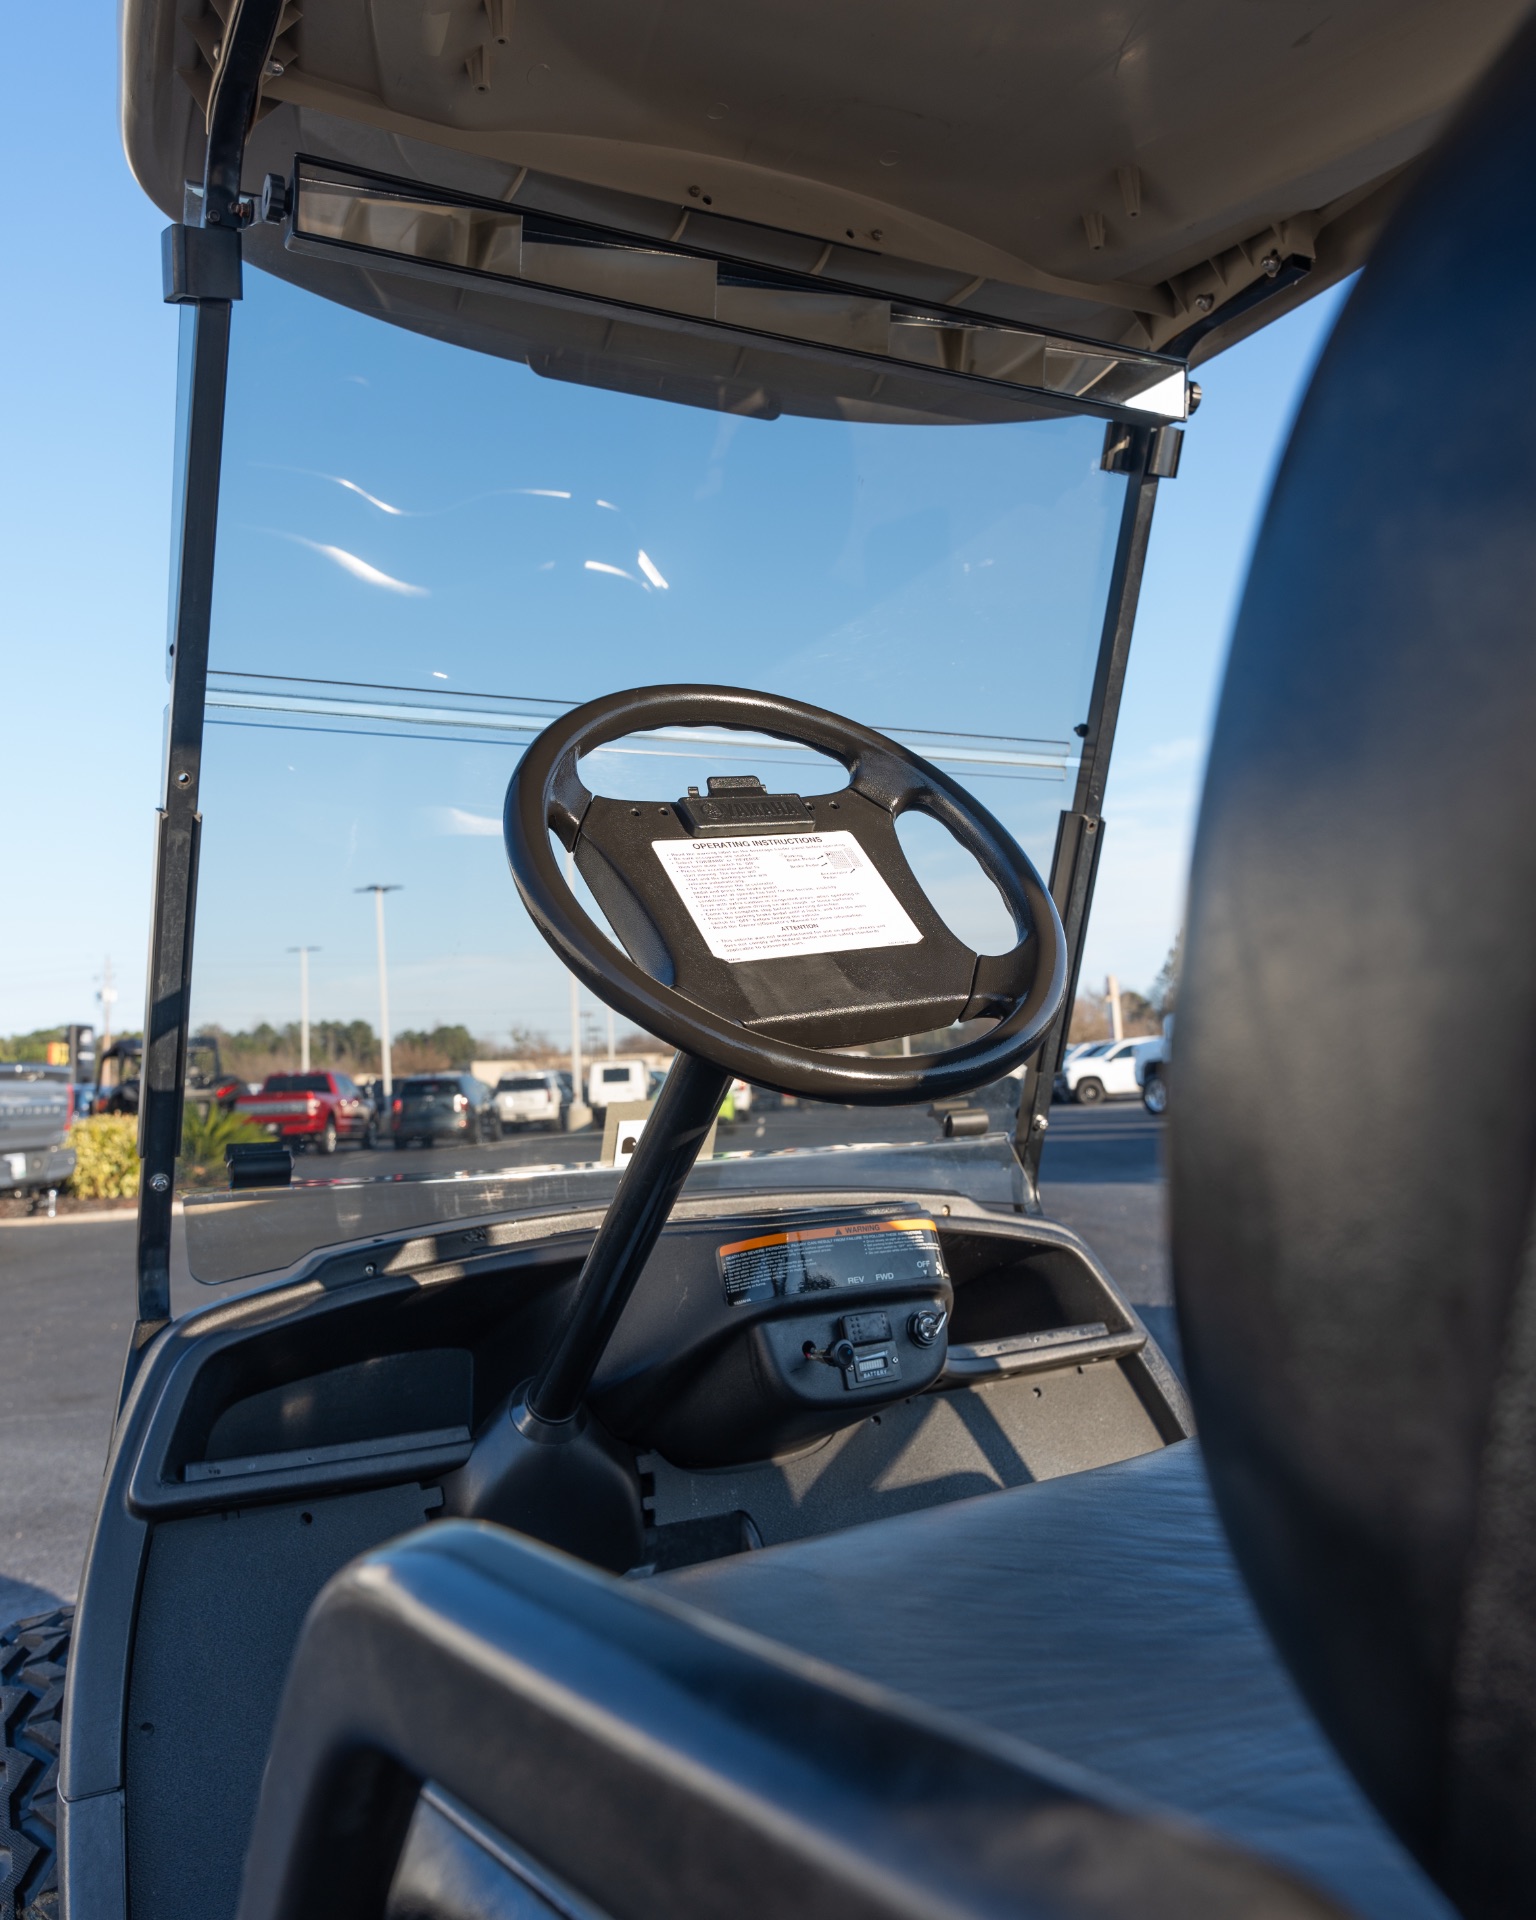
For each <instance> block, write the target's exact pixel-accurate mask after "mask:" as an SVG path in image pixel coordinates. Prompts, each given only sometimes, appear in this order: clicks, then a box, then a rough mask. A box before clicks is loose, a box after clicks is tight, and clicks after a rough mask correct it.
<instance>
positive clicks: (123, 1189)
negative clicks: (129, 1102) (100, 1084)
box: [66, 1113, 139, 1200]
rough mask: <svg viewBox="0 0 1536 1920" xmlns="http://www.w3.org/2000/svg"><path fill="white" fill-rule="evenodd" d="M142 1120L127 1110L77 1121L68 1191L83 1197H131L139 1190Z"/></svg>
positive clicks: (72, 1132) (72, 1134) (71, 1132)
mask: <svg viewBox="0 0 1536 1920" xmlns="http://www.w3.org/2000/svg"><path fill="white" fill-rule="evenodd" d="M138 1142H139V1123H138V1121H137V1120H136V1119H135V1118H134V1117H133V1115H132V1114H128V1113H98V1114H95V1115H93V1116H92V1117H91V1118H90V1119H89V1120H77V1121H76V1122H75V1124H74V1125H73V1126H72V1127H71V1128H70V1130H69V1136H68V1145H70V1146H72V1147H73V1148H74V1150H75V1170H74V1172H73V1173H72V1174H71V1175H70V1177H69V1184H68V1186H67V1188H66V1191H67V1192H69V1193H72V1194H75V1195H76V1196H77V1197H78V1198H79V1199H81V1200H132V1199H134V1198H135V1197H136V1196H137V1194H138V1191H139V1144H138Z"/></svg>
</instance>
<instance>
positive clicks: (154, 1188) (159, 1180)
mask: <svg viewBox="0 0 1536 1920" xmlns="http://www.w3.org/2000/svg"><path fill="white" fill-rule="evenodd" d="M149 1190H150V1192H151V1193H169V1192H170V1190H171V1176H170V1175H169V1174H168V1173H152V1174H151V1175H150V1176H149Z"/></svg>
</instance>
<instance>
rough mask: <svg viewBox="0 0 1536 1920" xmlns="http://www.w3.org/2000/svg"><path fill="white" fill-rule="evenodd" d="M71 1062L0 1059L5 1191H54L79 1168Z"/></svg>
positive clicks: (0, 1185)
mask: <svg viewBox="0 0 1536 1920" xmlns="http://www.w3.org/2000/svg"><path fill="white" fill-rule="evenodd" d="M73 1119H74V1113H73V1090H72V1088H71V1086H70V1081H69V1069H68V1068H67V1067H45V1066H39V1065H35V1064H34V1063H33V1062H31V1061H28V1060H23V1061H6V1062H4V1063H3V1064H0V1193H51V1192H53V1191H54V1190H55V1189H56V1188H58V1187H61V1186H63V1184H64V1182H65V1181H66V1180H67V1179H68V1178H69V1176H70V1175H71V1174H72V1173H73V1172H74V1170H75V1151H74V1148H73V1147H69V1146H66V1145H65V1144H64V1143H65V1140H66V1138H67V1136H68V1133H69V1128H70V1125H71V1122H72V1121H73Z"/></svg>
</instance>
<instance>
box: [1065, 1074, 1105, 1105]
mask: <svg viewBox="0 0 1536 1920" xmlns="http://www.w3.org/2000/svg"><path fill="white" fill-rule="evenodd" d="M1072 1098H1073V1099H1074V1100H1075V1101H1076V1102H1077V1103H1078V1105H1079V1106H1080V1107H1096V1106H1097V1105H1098V1104H1099V1102H1100V1101H1101V1100H1102V1099H1103V1098H1104V1082H1103V1081H1102V1080H1079V1081H1078V1083H1077V1085H1076V1086H1075V1087H1074V1088H1073V1089H1072Z"/></svg>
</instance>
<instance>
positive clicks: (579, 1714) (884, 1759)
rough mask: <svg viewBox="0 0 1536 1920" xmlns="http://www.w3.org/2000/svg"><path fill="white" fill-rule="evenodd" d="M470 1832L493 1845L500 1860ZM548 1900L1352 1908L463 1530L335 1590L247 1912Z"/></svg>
mask: <svg viewBox="0 0 1536 1920" xmlns="http://www.w3.org/2000/svg"><path fill="white" fill-rule="evenodd" d="M871 1630H872V1631H877V1630H878V1626H877V1623H872V1626H871ZM935 1631H936V1632H942V1631H943V1622H942V1621H937V1622H935ZM423 1785H426V1786H427V1787H428V1789H429V1792H428V1794H427V1795H426V1796H423V1795H422V1793H421V1789H422V1787H423ZM445 1809H446V1816H445ZM423 1813H424V1814H425V1815H426V1816H427V1817H426V1819H425V1821H424V1820H423V1819H422V1818H421V1816H422V1814H423ZM413 1822H414V1831H413V1849H412V1856H411V1857H409V1858H408V1859H407V1861H406V1872H405V1873H404V1874H403V1875H401V1876H400V1877H401V1879H402V1880H404V1881H408V1882H409V1884H408V1886H403V1885H402V1886H396V1892H395V1895H394V1896H393V1897H392V1895H391V1887H392V1885H395V1883H396V1879H397V1867H398V1866H399V1864H400V1860H401V1854H402V1848H403V1844H404V1842H405V1839H406V1834H407V1829H408V1828H411V1827H412V1823H413ZM455 1833H456V1834H457V1835H458V1840H457V1841H455V1839H454V1838H453V1835H454V1834H455ZM466 1833H478V1834H480V1835H482V1836H484V1837H485V1841H486V1844H485V1845H484V1846H483V1847H482V1848H481V1850H480V1855H479V1857H480V1860H481V1866H480V1867H479V1868H478V1869H477V1868H475V1867H474V1866H473V1865H467V1864H466V1862H465V1859H464V1857H463V1848H462V1845H461V1844H460V1843H461V1842H462V1840H463V1837H464V1835H465V1834H466ZM498 1857H504V1858H506V1859H509V1860H511V1861H512V1862H513V1863H514V1871H515V1873H516V1877H517V1878H518V1880H519V1881H520V1882H521V1885H522V1888H523V1892H522V1894H520V1895H519V1896H518V1898H516V1899H511V1900H508V1901H507V1902H506V1903H504V1906H498V1904H497V1903H496V1902H495V1901H494V1899H493V1898H492V1897H489V1896H488V1895H486V1894H484V1893H481V1894H479V1895H476V1894H475V1893H474V1892H473V1891H472V1889H473V1888H474V1887H475V1886H476V1885H480V1886H482V1887H483V1886H484V1884H485V1880H486V1877H487V1875H488V1874H489V1873H490V1872H491V1871H492V1866H491V1865H487V1864H486V1863H487V1862H489V1863H492V1864H494V1862H495V1861H496V1860H497V1858H498ZM530 1885H532V1886H533V1887H534V1888H536V1889H538V1888H542V1889H545V1890H546V1897H545V1899H544V1903H543V1906H542V1907H537V1909H536V1910H539V1911H547V1910H549V1909H550V1908H553V1909H554V1910H555V1911H557V1912H560V1911H564V1912H567V1913H570V1912H574V1911H592V1910H595V1911H596V1912H597V1913H599V1914H602V1915H607V1916H610V1920H758V1917H759V1916H761V1917H762V1920H766V1917H767V1916H769V1915H774V1916H781V1917H782V1916H784V1915H791V1914H792V1915H794V1916H795V1920H919V1916H932V1915H944V1916H949V1917H950V1920H973V1917H974V1920H981V1916H994V1915H996V1916H1001V1915H1013V1916H1039V1917H1040V1920H1046V1916H1050V1920H1121V1917H1122V1916H1123V1920H1133V1916H1134V1920H1189V1917H1190V1916H1200V1917H1201V1920H1238V1916H1242V1917H1243V1920H1324V1917H1325V1916H1328V1915H1333V1916H1335V1920H1341V1917H1340V1916H1339V1915H1338V1910H1337V1909H1336V1908H1335V1907H1334V1906H1333V1905H1332V1904H1331V1903H1330V1902H1328V1901H1327V1900H1325V1899H1323V1898H1322V1897H1321V1896H1320V1895H1316V1894H1313V1893H1311V1892H1309V1891H1307V1890H1305V1889H1303V1888H1301V1887H1299V1886H1297V1885H1296V1884H1295V1883H1294V1882H1292V1881H1290V1880H1288V1879H1287V1878H1286V1877H1285V1876H1284V1875H1283V1874H1281V1873H1280V1872H1279V1871H1278V1870H1277V1869H1275V1868H1272V1867H1269V1866H1267V1865H1261V1864H1260V1863H1258V1862H1256V1861H1251V1860H1248V1859H1247V1858H1245V1857H1244V1856H1242V1855H1240V1854H1238V1853H1235V1852H1234V1851H1232V1850H1231V1849H1229V1848H1227V1847H1226V1846H1224V1845H1222V1844H1220V1843H1218V1842H1216V1841H1214V1840H1210V1839H1207V1838H1205V1837H1204V1836H1202V1835H1199V1834H1197V1833H1193V1832H1190V1831H1186V1830H1183V1829H1180V1828H1178V1827H1175V1826H1173V1825H1171V1824H1165V1823H1164V1822H1163V1821H1161V1820H1160V1819H1158V1818H1156V1817H1155V1816H1153V1815H1151V1814H1148V1813H1146V1812H1144V1811H1141V1810H1139V1809H1137V1808H1135V1807H1132V1806H1129V1805H1127V1804H1124V1803H1123V1802H1119V1801H1117V1800H1116V1799H1115V1798H1114V1797H1113V1796H1112V1795H1111V1794H1110V1793H1109V1792H1108V1790H1105V1791H1103V1792H1100V1791H1099V1790H1097V1789H1096V1788H1095V1786H1094V1784H1093V1783H1092V1781H1091V1780H1090V1778H1089V1777H1088V1776H1086V1775H1081V1774H1077V1773H1075V1772H1073V1771H1072V1770H1070V1769H1066V1768H1064V1767H1061V1766H1059V1765H1058V1764H1056V1763H1053V1762H1051V1761H1049V1760H1047V1759H1046V1758H1045V1757H1044V1756H1037V1755H1033V1754H1032V1753H1031V1752H1030V1750H1029V1749H1027V1748H1024V1747H1020V1746H1016V1745H1014V1744H1012V1743H1009V1742H1006V1741H1002V1740H998V1739H989V1738H988V1737H987V1736H985V1735H982V1736H979V1737H978V1738H975V1739H973V1738H970V1737H968V1735H967V1733H966V1731H965V1730H964V1729H963V1728H961V1727H958V1726H956V1725H952V1724H951V1723H949V1722H948V1721H946V1720H943V1719H941V1718H939V1717H938V1716H936V1715H933V1714H930V1713H927V1712H925V1711H923V1710H921V1709H919V1708H916V1707H915V1706H907V1705H903V1704H902V1703H900V1702H898V1701H897V1700H896V1699H895V1697H894V1696H890V1695H886V1694H884V1693H882V1692H881V1691H880V1690H879V1689H877V1688H874V1687H872V1686H870V1685H869V1684H868V1683H866V1682H862V1681H855V1680H853V1679H852V1678H851V1677H848V1676H844V1675H839V1674H837V1673H835V1672H834V1671H833V1670H831V1669H829V1668H824V1667H820V1666H818V1665H817V1664H816V1663H815V1662H812V1661H810V1660H807V1659H806V1658H805V1657H804V1656H802V1655H797V1654H792V1653H790V1652H789V1651H788V1650H787V1649H785V1648H782V1647H778V1646H776V1645H774V1644H773V1643H772V1642H769V1641H766V1640H761V1639H759V1638H758V1637H757V1636H755V1635H753V1634H750V1633H747V1632H745V1631H744V1630H743V1629H741V1628H739V1627H733V1626H730V1625H727V1624H726V1623H725V1622H723V1621H720V1620H717V1619H714V1618H712V1617H710V1616H708V1615H706V1614H702V1613H697V1612H695V1611H694V1610H693V1609H692V1608H691V1607H688V1606H686V1605H684V1604H683V1603H681V1602H679V1601H677V1600H674V1599H670V1598H668V1597H665V1596H663V1595H660V1594H658V1593H655V1592H653V1591H647V1590H646V1588H645V1587H644V1586H643V1585H642V1584H639V1583H633V1582H624V1581H618V1580H614V1579H612V1578H610V1577H609V1576H607V1575H604V1574H600V1573H596V1572H594V1571H592V1570H591V1569H589V1568H586V1567H583V1566H581V1565H579V1564H578V1563H577V1562H575V1561H573V1560H569V1559H566V1558H565V1557H563V1556H562V1555H559V1554H554V1553H551V1552H549V1551H548V1550H546V1549H544V1548H541V1547H537V1546H535V1545H533V1544H532V1543H530V1542H527V1541H524V1540H522V1539H520V1538H519V1537H518V1536H516V1535H514V1534H510V1533H506V1532H503V1531H501V1530H500V1529H498V1528H492V1527H487V1526H483V1525H477V1524H473V1523H467V1522H457V1523H455V1522H449V1523H441V1524H439V1525H436V1526H433V1527H430V1528H427V1529H424V1530H423V1531H421V1532H420V1533H417V1534H413V1535H411V1536H409V1537H408V1538H407V1539H406V1540H404V1541H402V1542H400V1543H397V1544H396V1545H394V1546H391V1547H387V1548H385V1549H383V1550H381V1551H380V1552H378V1553H375V1554H372V1555H370V1556H368V1557H366V1558H365V1559H363V1560H360V1561H356V1562H354V1563H353V1565H352V1566H351V1567H349V1568H348V1569H346V1571H344V1572H343V1573H341V1574H339V1575H338V1576H337V1577H336V1579H335V1580H333V1581H332V1582H331V1584H330V1585H329V1586H328V1587H327V1588H326V1589H325V1591H324V1592H323V1593H322V1594H321V1596H320V1598H319V1599H318V1600H317V1601H316V1603H315V1606H314V1608H313V1610H312V1611H311V1613H310V1616H309V1619H308V1621H307V1623H306V1626H305V1630H304V1634H303V1637H302V1639H301V1641H300V1643H299V1648H298V1652H297V1654H296V1656H295V1659H294V1664H293V1667H292V1669H291V1671H290V1674H289V1678H288V1683H287V1687H286V1689H285V1692H284V1696H283V1704H282V1708H281V1711H280V1714H279V1719H278V1726H277V1732H276V1735H275V1738H274V1741H273V1746H272V1751H271V1755H270V1758H269V1760H268V1763H267V1770H266V1776H265V1780H264V1783H263V1787H262V1798H261V1806H260V1810H259V1812H258V1815H257V1822H256V1829H255V1833H254V1836H253V1839H252V1843H251V1848H250V1853H249V1855H248V1858H247V1863H246V1879H245V1887H244V1892H243V1895H242V1899H241V1905H240V1916H241V1920H363V1917H364V1916H367V1917H368V1920H381V1917H382V1916H383V1915H384V1914H385V1913H386V1911H388V1912H390V1913H391V1914H397V1913H407V1912H408V1913H409V1914H411V1915H412V1916H413V1920H458V1917H459V1916H460V1915H461V1914H463V1913H465V1912H473V1913H475V1914H477V1916H479V1920H490V1916H493V1915H495V1914H497V1913H498V1912H499V1911H502V1910H505V1911H522V1912H527V1911H528V1910H529V1903H528V1901H527V1898H526V1891H527V1888H528V1887H529V1886H530ZM551 1887H555V1888H558V1889H560V1890H561V1892H560V1894H559V1895H557V1896H556V1897H554V1898H550V1897H548V1894H547V1890H548V1889H549V1888H551ZM466 1888H469V1889H471V1891H470V1892H469V1893H468V1894H467V1895H466V1892H465V1889H466Z"/></svg>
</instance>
